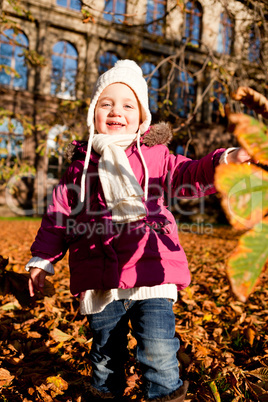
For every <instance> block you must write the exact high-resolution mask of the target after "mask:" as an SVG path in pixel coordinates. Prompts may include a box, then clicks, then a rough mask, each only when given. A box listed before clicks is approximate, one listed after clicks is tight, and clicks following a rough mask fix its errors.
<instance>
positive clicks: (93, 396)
mask: <svg viewBox="0 0 268 402" xmlns="http://www.w3.org/2000/svg"><path fill="white" fill-rule="evenodd" d="M100 401H107V402H109V401H112V402H123V401H126V399H125V398H124V397H123V396H122V397H116V396H114V395H113V394H112V393H111V392H102V391H99V390H97V389H96V388H94V387H92V386H91V385H89V384H87V385H86V391H85V395H84V396H83V399H82V402H100Z"/></svg>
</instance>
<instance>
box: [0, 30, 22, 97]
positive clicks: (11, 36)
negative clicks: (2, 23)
mask: <svg viewBox="0 0 268 402" xmlns="http://www.w3.org/2000/svg"><path fill="white" fill-rule="evenodd" d="M25 48H26V49H27V48H28V39H27V38H26V36H25V35H24V34H22V33H15V32H14V30H13V29H6V30H5V31H4V32H3V33H2V34H1V35H0V66H1V67H0V84H1V85H8V86H9V87H12V88H15V89H17V88H18V89H26V88H27V74H28V69H27V66H26V64H25V58H24V55H23V49H25Z"/></svg>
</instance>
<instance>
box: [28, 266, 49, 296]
mask: <svg viewBox="0 0 268 402" xmlns="http://www.w3.org/2000/svg"><path fill="white" fill-rule="evenodd" d="M46 276H47V272H46V271H44V270H43V269H41V268H36V267H33V268H31V270H30V278H29V292H30V296H31V297H33V296H34V294H35V291H37V292H41V293H43V291H44V286H45V278H46Z"/></svg>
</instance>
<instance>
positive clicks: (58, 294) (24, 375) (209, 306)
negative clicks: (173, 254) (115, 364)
mask: <svg viewBox="0 0 268 402" xmlns="http://www.w3.org/2000/svg"><path fill="white" fill-rule="evenodd" d="M39 224H40V221H34V220H1V221H0V225H1V239H0V254H2V255H3V256H4V257H5V258H7V257H8V258H9V264H8V266H7V269H8V270H9V272H11V271H14V272H16V273H20V274H21V273H24V272H25V271H24V265H25V263H26V262H27V261H28V260H29V258H30V252H29V248H30V245H31V243H32V241H33V239H34V237H35V233H36V231H37V229H38V227H39ZM192 229H193V228H192ZM202 232H203V233H202ZM204 232H205V233H204ZM238 237H239V233H238V232H235V231H234V230H233V229H232V228H230V227H228V226H226V227H222V228H213V230H210V231H200V230H198V233H197V234H194V233H190V231H188V230H187V226H185V227H182V230H181V232H180V238H181V243H182V245H183V246H184V248H185V251H186V254H187V256H188V260H189V265H190V270H191V273H192V283H191V285H190V286H189V287H188V288H187V289H185V290H184V291H182V292H180V294H179V300H178V302H177V303H176V304H175V305H174V313H175V315H176V334H177V336H178V337H179V338H180V341H181V349H180V352H179V360H180V366H181V374H182V376H183V378H185V379H186V378H187V379H188V380H189V381H190V387H189V393H188V395H187V401H192V402H198V401H200V402H203V401H204V402H210V401H216V402H220V401H226V402H229V401H230V402H231V401H232V402H238V401H261V402H265V401H268V331H267V312H268V290H267V288H266V281H267V278H268V274H267V270H266V272H264V273H263V274H262V277H261V280H260V283H259V285H258V286H257V288H256V290H255V292H254V294H252V295H251V296H250V298H249V300H248V301H247V302H246V303H245V304H243V303H241V302H238V301H237V300H236V299H235V297H234V296H233V295H232V293H231V290H230V286H229V283H228V280H227V278H226V274H225V264H226V260H227V257H228V255H229V254H230V252H231V251H232V250H233V249H234V247H235V246H236V243H237V240H238ZM12 275H13V274H12ZM12 275H11V276H10V277H8V276H6V275H3V274H1V275H0V294H1V296H0V401H1V402H2V401H3V402H4V401H8V402H17V401H23V402H27V401H45V402H51V401H65V402H67V401H68V402H80V401H81V400H82V399H81V397H82V395H83V393H84V389H85V388H86V385H87V383H88V381H89V377H90V373H91V366H90V360H89V352H90V347H91V342H92V338H91V333H90V329H89V328H88V326H87V322H86V319H85V317H84V316H81V315H80V314H79V302H78V300H77V299H75V298H73V297H72V296H71V295H70V293H69V274H68V265H67V258H66V257H65V258H64V260H63V261H61V262H59V263H58V264H57V266H56V274H55V276H54V277H52V278H50V279H49V280H50V281H51V282H53V284H54V287H55V294H54V295H53V296H51V297H45V298H41V299H39V300H37V301H36V302H35V304H34V305H32V306H30V307H22V305H24V304H27V303H28V301H27V295H26V293H25V292H26V290H25V292H24V290H23V288H26V287H27V279H26V278H24V277H23V280H22V279H21V278H22V276H18V277H17V276H16V277H15V276H14V275H13V276H12ZM19 278H20V280H19V281H18V280H17V279H19ZM9 282H10V283H9ZM17 283H19V286H18V285H17ZM11 292H13V293H15V294H16V296H17V297H18V295H24V296H25V298H24V296H21V297H20V303H19V301H18V300H17V298H16V297H15V296H14V295H12V294H11ZM129 352H130V359H129V361H128V363H127V364H126V376H127V388H126V394H128V395H129V397H130V399H133V400H135V398H136V396H137V395H139V393H140V383H141V377H140V375H139V368H138V366H137V365H136V363H135V360H134V356H135V340H134V338H132V337H131V334H130V335H129Z"/></svg>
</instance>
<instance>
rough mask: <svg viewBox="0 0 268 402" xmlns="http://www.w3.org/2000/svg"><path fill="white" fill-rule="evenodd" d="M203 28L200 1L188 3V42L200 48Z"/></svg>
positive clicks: (186, 10) (186, 36)
mask: <svg viewBox="0 0 268 402" xmlns="http://www.w3.org/2000/svg"><path fill="white" fill-rule="evenodd" d="M201 27H202V7H201V5H200V3H199V2H198V1H193V0H191V1H188V2H187V3H186V7H185V33H184V36H185V38H186V40H187V42H190V43H191V44H192V45H195V46H199V41H200V39H201Z"/></svg>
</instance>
